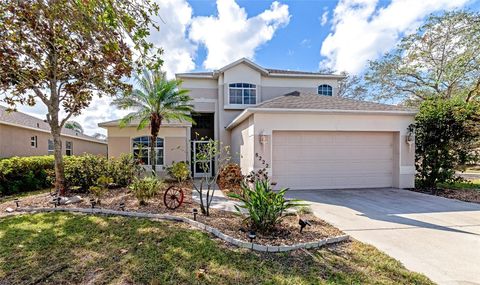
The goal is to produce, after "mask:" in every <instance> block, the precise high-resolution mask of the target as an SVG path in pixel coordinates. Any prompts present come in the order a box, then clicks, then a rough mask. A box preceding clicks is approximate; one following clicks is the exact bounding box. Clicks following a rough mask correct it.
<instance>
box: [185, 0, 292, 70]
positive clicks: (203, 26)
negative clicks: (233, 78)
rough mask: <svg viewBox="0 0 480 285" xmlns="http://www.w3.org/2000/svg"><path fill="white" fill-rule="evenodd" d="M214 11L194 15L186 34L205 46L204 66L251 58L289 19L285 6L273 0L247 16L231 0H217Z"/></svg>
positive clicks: (218, 65) (209, 66)
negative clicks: (270, 3) (259, 10)
mask: <svg viewBox="0 0 480 285" xmlns="http://www.w3.org/2000/svg"><path fill="white" fill-rule="evenodd" d="M217 10H218V15H217V16H208V17H195V18H194V19H193V20H192V25H191V29H190V33H189V37H190V39H191V40H193V41H195V42H198V43H202V44H204V45H205V46H206V48H207V50H208V54H207V58H206V60H205V62H204V63H203V65H204V67H205V68H207V69H215V68H220V67H223V66H225V65H226V64H228V63H230V62H232V61H234V60H236V59H239V58H241V57H247V58H250V59H253V58H254V55H255V50H256V49H257V48H258V47H259V46H261V45H262V44H264V43H266V42H268V41H269V40H271V39H272V37H273V35H274V33H275V31H276V30H277V29H278V28H280V27H283V26H285V25H287V24H288V22H289V21H290V14H289V11H288V6H287V5H284V4H281V3H279V2H276V1H275V2H273V3H272V5H271V6H270V9H267V10H265V11H264V12H262V13H261V14H259V15H257V16H254V17H251V18H248V15H247V13H246V11H245V9H244V8H241V7H240V6H239V5H238V4H237V3H236V2H235V1H234V0H217Z"/></svg>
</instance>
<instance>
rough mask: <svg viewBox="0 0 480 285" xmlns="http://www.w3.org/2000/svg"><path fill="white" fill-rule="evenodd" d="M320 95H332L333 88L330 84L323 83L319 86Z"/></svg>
mask: <svg viewBox="0 0 480 285" xmlns="http://www.w3.org/2000/svg"><path fill="white" fill-rule="evenodd" d="M318 95H325V96H332V95H333V88H332V86H330V85H328V84H322V85H320V86H318Z"/></svg>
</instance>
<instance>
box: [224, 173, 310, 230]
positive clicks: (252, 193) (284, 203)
mask: <svg viewBox="0 0 480 285" xmlns="http://www.w3.org/2000/svg"><path fill="white" fill-rule="evenodd" d="M287 191H288V188H285V189H281V190H280V191H278V192H275V191H273V190H272V188H271V186H270V181H269V180H268V179H262V180H256V181H255V183H254V184H253V188H250V186H248V185H247V184H246V183H243V184H242V194H236V193H230V194H229V195H228V196H229V197H232V198H235V199H238V200H240V201H241V202H243V203H242V204H241V205H235V208H236V209H237V211H238V213H239V214H242V211H241V209H246V210H247V212H248V216H247V218H246V222H247V223H248V225H249V227H250V228H251V229H252V230H255V231H259V232H262V233H268V232H271V231H272V230H274V229H275V228H276V227H277V226H278V224H279V223H280V221H281V219H282V218H283V217H284V216H285V214H286V210H288V209H290V208H294V207H301V206H305V204H303V203H301V201H300V200H296V199H291V200H288V199H285V193H286V192H287Z"/></svg>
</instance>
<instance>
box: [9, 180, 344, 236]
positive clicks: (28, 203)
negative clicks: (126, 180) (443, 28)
mask: <svg viewBox="0 0 480 285" xmlns="http://www.w3.org/2000/svg"><path fill="white" fill-rule="evenodd" d="M183 190H184V193H185V199H184V202H183V204H182V206H181V207H179V208H177V209H176V210H169V209H167V208H166V207H165V206H164V205H163V192H162V193H160V194H158V195H157V196H156V197H155V198H153V199H151V200H149V201H148V204H147V205H144V206H141V205H139V203H138V201H137V200H136V198H135V197H134V196H133V195H132V193H130V191H129V190H128V189H125V188H120V189H110V190H108V192H107V194H106V195H105V196H104V197H103V198H102V199H101V205H97V206H96V207H97V208H105V209H112V210H120V208H119V204H120V203H121V202H124V203H125V210H126V211H132V212H147V213H156V214H171V215H177V216H183V217H188V218H192V217H193V215H192V210H193V209H194V208H197V209H198V210H199V212H200V206H199V205H198V204H197V203H196V202H194V201H193V200H192V189H190V188H183ZM73 195H79V196H81V197H82V198H83V201H81V202H79V203H75V204H71V205H62V206H61V207H66V208H90V207H91V204H90V201H89V199H90V197H89V196H88V195H87V194H84V193H69V194H68V195H67V196H73ZM19 200H20V207H48V208H52V207H53V204H52V203H51V201H52V197H51V196H50V195H49V194H48V193H45V194H38V195H33V196H28V197H24V198H20V199H19ZM8 207H11V208H15V203H14V202H13V201H9V202H4V203H1V204H0V217H2V216H5V215H7V213H6V211H5V210H6V208H8ZM300 217H301V218H302V219H304V220H308V221H309V222H310V223H311V224H312V226H307V227H306V228H305V229H304V230H303V233H300V226H299V224H298V221H299V218H300ZM244 219H245V217H244V216H240V215H238V214H236V213H232V212H227V211H223V210H218V209H210V216H209V217H206V216H203V215H201V214H198V216H197V221H199V222H202V223H204V224H207V225H210V226H212V227H215V228H217V229H219V230H220V231H221V232H223V233H224V234H227V235H229V236H232V237H234V238H237V239H241V240H244V241H249V240H248V238H247V231H248V229H247V227H246V225H245V223H244ZM342 234H343V233H342V232H341V231H340V230H339V229H337V228H335V227H333V226H331V225H330V224H328V223H326V222H325V221H323V220H321V219H319V218H317V217H315V216H313V215H312V214H303V215H300V216H298V215H296V214H293V215H290V216H287V217H285V218H284V219H283V220H282V222H281V225H279V227H278V228H277V229H275V230H274V231H273V232H271V233H269V234H267V235H262V234H261V233H257V238H256V240H255V242H256V243H259V244H264V245H267V244H268V245H292V244H296V243H304V242H312V241H317V240H320V239H324V238H328V237H335V236H339V235H342Z"/></svg>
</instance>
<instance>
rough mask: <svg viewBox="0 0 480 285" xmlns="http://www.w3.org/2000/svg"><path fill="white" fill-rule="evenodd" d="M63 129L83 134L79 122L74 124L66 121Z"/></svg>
mask: <svg viewBox="0 0 480 285" xmlns="http://www.w3.org/2000/svg"><path fill="white" fill-rule="evenodd" d="M65 128H66V129H70V130H74V131H76V132H79V133H81V134H83V127H82V125H80V123H79V122H76V121H67V122H66V123H65Z"/></svg>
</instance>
